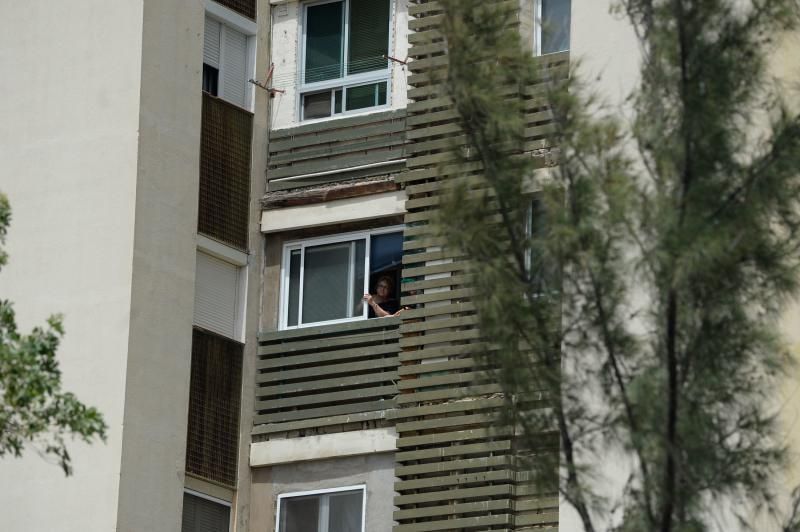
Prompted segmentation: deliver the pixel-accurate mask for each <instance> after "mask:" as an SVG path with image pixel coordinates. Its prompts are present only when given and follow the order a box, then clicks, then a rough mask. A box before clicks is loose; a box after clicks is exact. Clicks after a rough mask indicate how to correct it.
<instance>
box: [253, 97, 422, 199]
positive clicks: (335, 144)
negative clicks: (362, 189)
mask: <svg viewBox="0 0 800 532" xmlns="http://www.w3.org/2000/svg"><path fill="white" fill-rule="evenodd" d="M405 116H406V112H405V110H400V111H386V112H381V113H372V114H368V115H364V116H356V117H349V118H339V119H334V120H329V121H325V122H318V123H314V124H308V125H303V126H298V127H294V128H290V129H279V130H273V131H272V132H271V134H270V142H269V159H268V162H267V180H268V188H269V190H270V191H275V190H285V189H288V188H295V187H302V186H309V185H319V184H324V183H330V182H334V181H341V180H345V179H351V178H355V177H370V176H376V175H386V174H391V173H397V172H401V171H403V170H404V169H405V165H404V163H403V157H404V156H405V151H404V145H405V132H406V123H405Z"/></svg>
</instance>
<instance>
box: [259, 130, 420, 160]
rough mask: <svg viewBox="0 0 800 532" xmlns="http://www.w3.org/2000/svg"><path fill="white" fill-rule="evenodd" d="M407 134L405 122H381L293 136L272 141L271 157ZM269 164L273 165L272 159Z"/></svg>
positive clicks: (270, 145) (270, 147)
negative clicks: (371, 138)
mask: <svg viewBox="0 0 800 532" xmlns="http://www.w3.org/2000/svg"><path fill="white" fill-rule="evenodd" d="M405 134H406V124H405V122H404V120H393V121H388V122H387V121H380V122H375V123H372V124H368V125H364V126H361V127H354V128H335V129H329V130H325V131H320V132H316V133H314V134H310V135H292V136H286V137H284V138H282V139H278V140H275V139H271V140H270V142H269V146H268V148H269V153H270V155H274V154H278V153H285V152H287V151H291V150H297V151H300V152H302V151H304V150H307V149H313V147H314V146H319V145H321V144H331V143H341V142H353V141H356V140H360V139H366V138H367V137H381V138H386V139H389V138H401V139H403V138H405ZM356 144H357V143H356ZM268 163H269V164H273V163H272V158H271V157H270V159H269V161H268Z"/></svg>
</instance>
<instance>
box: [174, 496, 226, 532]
mask: <svg viewBox="0 0 800 532" xmlns="http://www.w3.org/2000/svg"><path fill="white" fill-rule="evenodd" d="M230 512H231V510H230V508H229V507H227V506H225V505H222V504H217V503H215V502H213V501H209V500H207V499H204V498H202V497H197V496H195V495H192V494H190V493H184V494H183V523H182V524H181V532H228V527H229V526H230Z"/></svg>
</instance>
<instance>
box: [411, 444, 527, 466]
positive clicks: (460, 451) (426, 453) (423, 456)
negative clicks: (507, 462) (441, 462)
mask: <svg viewBox="0 0 800 532" xmlns="http://www.w3.org/2000/svg"><path fill="white" fill-rule="evenodd" d="M510 450H511V442H510V441H508V440H500V441H490V442H481V443H471V444H466V445H453V446H447V447H438V448H434V449H413V450H410V451H400V452H397V453H395V461H396V462H397V463H398V464H402V463H404V462H411V461H416V460H432V459H437V458H438V459H442V458H450V457H453V456H469V455H471V454H486V453H496V452H503V451H510Z"/></svg>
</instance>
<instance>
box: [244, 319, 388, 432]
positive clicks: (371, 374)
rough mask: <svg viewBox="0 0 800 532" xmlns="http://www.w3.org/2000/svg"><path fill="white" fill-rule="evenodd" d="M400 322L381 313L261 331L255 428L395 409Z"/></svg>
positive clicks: (314, 424)
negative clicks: (347, 320) (373, 316)
mask: <svg viewBox="0 0 800 532" xmlns="http://www.w3.org/2000/svg"><path fill="white" fill-rule="evenodd" d="M398 324H399V319H397V318H380V319H371V320H365V321H358V322H351V323H343V324H337V325H326V326H319V327H306V328H301V329H293V330H288V331H276V332H270V333H262V334H261V336H260V345H259V350H258V354H259V359H258V362H257V365H256V371H257V373H256V416H255V423H256V425H261V426H260V427H258V428H257V430H256V431H255V432H257V433H261V434H269V433H274V432H282V431H290V430H298V429H313V428H318V427H321V426H325V425H329V424H331V420H332V419H334V420H335V419H336V417H337V416H355V417H351V418H350V419H366V418H368V417H370V416H364V414H369V413H375V412H377V413H379V414H381V415H383V414H384V413H385V411H386V410H388V409H390V408H393V407H394V397H395V395H397V386H396V384H395V382H396V381H397V378H398V377H397V350H398V347H397V338H398V332H397V327H398ZM359 416H361V418H359Z"/></svg>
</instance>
